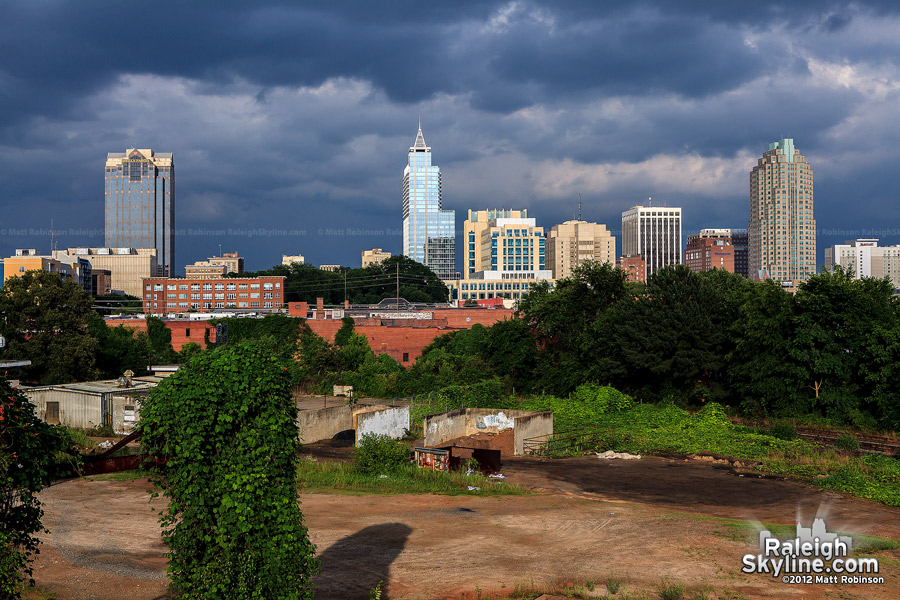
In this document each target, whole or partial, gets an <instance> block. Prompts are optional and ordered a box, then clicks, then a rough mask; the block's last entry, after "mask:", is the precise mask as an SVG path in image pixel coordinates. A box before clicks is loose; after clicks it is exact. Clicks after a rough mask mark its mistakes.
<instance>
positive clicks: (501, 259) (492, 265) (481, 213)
mask: <svg viewBox="0 0 900 600" xmlns="http://www.w3.org/2000/svg"><path fill="white" fill-rule="evenodd" d="M463 228H464V231H463V237H464V239H465V244H466V246H465V247H466V254H465V261H464V262H465V268H464V269H463V273H464V276H465V277H469V276H470V275H471V274H472V273H475V272H478V271H543V270H544V269H545V266H544V265H545V244H546V240H545V239H544V228H543V227H538V226H537V223H536V222H535V220H534V219H530V218H528V211H526V210H506V209H493V210H478V211H474V210H470V211H469V217H468V219H466V221H465V223H464V225H463Z"/></svg>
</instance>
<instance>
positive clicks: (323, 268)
mask: <svg viewBox="0 0 900 600" xmlns="http://www.w3.org/2000/svg"><path fill="white" fill-rule="evenodd" d="M319 270H320V271H331V272H332V273H337V272H338V271H340V270H341V265H319Z"/></svg>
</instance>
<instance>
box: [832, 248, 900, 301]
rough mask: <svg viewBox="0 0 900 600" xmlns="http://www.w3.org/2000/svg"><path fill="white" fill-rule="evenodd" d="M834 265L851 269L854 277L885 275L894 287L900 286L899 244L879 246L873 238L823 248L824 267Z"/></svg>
mask: <svg viewBox="0 0 900 600" xmlns="http://www.w3.org/2000/svg"><path fill="white" fill-rule="evenodd" d="M835 265H840V266H841V267H843V268H844V269H849V270H851V271H852V273H853V278H854V279H861V278H862V277H876V278H878V279H881V278H883V277H887V278H888V279H890V280H891V284H892V285H893V286H894V289H897V288H900V246H879V245H878V240H877V239H874V238H868V239H859V240H847V241H846V242H844V243H843V244H837V245H835V246H831V247H828V248H825V268H826V269H828V270H829V271H831V270H832V269H834V267H835Z"/></svg>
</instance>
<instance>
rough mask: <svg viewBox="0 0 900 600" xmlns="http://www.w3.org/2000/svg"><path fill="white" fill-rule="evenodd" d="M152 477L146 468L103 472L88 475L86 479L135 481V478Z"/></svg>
mask: <svg viewBox="0 0 900 600" xmlns="http://www.w3.org/2000/svg"><path fill="white" fill-rule="evenodd" d="M145 477H150V473H149V472H148V471H145V470H144V469H131V470H129V471H116V472H115V473H101V474H99V475H88V476H87V477H85V479H89V480H91V481H134V480H135V479H144V478H145Z"/></svg>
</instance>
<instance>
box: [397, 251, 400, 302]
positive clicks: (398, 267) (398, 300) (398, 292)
mask: <svg viewBox="0 0 900 600" xmlns="http://www.w3.org/2000/svg"><path fill="white" fill-rule="evenodd" d="M397 312H398V313H399V312H400V261H397Z"/></svg>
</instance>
